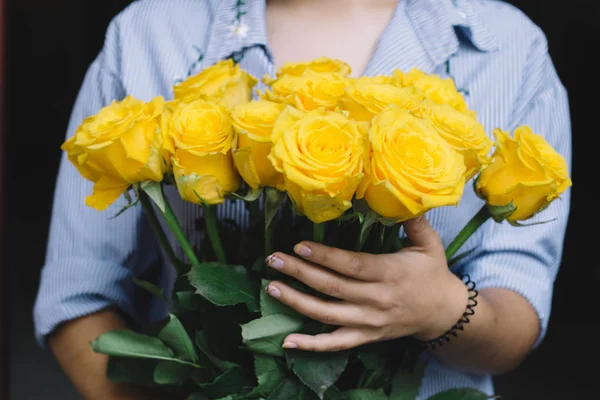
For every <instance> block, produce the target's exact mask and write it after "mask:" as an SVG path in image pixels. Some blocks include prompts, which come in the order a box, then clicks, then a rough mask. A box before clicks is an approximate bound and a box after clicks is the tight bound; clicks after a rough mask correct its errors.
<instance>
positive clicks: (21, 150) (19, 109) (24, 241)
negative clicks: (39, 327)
mask: <svg viewBox="0 0 600 400" xmlns="http://www.w3.org/2000/svg"><path fill="white" fill-rule="evenodd" d="M510 2H511V3H513V4H515V5H516V6H517V7H519V8H521V9H522V10H523V11H525V12H526V13H527V14H528V15H529V16H530V17H531V18H532V19H533V20H534V21H535V22H536V23H537V24H538V25H540V26H541V27H542V29H543V30H544V31H545V32H546V35H547V36H548V40H549V43H550V53H551V55H552V58H553V60H554V62H555V65H556V67H557V69H558V72H559V75H560V77H561V79H562V81H563V83H564V84H565V85H566V87H567V89H568V91H569V97H570V104H571V113H572V122H573V142H574V166H573V173H572V174H573V180H574V189H573V201H572V208H571V217H570V221H569V227H568V233H567V240H566V244H565V253H564V257H563V265H562V267H561V270H560V273H559V275H558V279H557V282H556V286H555V296H554V306H553V307H554V309H553V314H552V318H551V320H550V328H549V331H548V335H547V338H546V340H545V342H544V343H543V344H542V345H541V347H540V348H539V349H538V350H537V351H535V352H534V353H533V354H532V355H531V357H530V358H529V359H528V360H527V361H526V362H525V363H524V364H523V365H522V366H520V367H519V368H518V369H517V370H516V371H514V372H512V373H510V374H507V375H504V376H501V377H498V378H496V384H497V392H498V393H499V394H501V395H502V397H503V398H505V399H511V400H513V399H514V400H518V399H583V398H598V395H597V394H596V395H595V396H594V395H592V393H594V392H596V393H597V392H598V389H596V385H597V381H596V380H595V379H597V372H598V371H599V368H598V366H597V364H596V363H597V361H598V359H599V357H598V356H599V355H600V351H599V350H598V344H597V342H598V341H597V335H598V328H599V327H600V325H599V322H598V319H596V318H598V316H599V314H598V309H599V307H598V306H599V305H600V301H599V300H598V299H597V295H596V291H597V290H598V289H600V262H599V261H598V257H597V255H596V254H595V251H594V250H595V249H594V243H596V242H595V241H596V240H597V238H598V236H599V235H598V234H597V229H598V228H597V227H596V226H594V225H592V224H594V223H595V222H597V221H598V218H597V217H596V215H597V214H595V212H596V211H597V210H595V206H596V202H595V197H594V196H593V195H592V190H593V187H594V186H595V185H597V184H598V179H597V176H596V173H597V171H598V168H597V167H596V166H595V160H598V155H596V156H595V155H594V154H596V151H598V149H599V148H598V144H599V141H600V140H599V133H598V104H597V98H598V96H597V95H598V93H600V84H599V79H598V74H597V72H596V71H597V70H596V68H595V65H594V64H593V63H592V57H594V56H596V55H597V52H598V51H599V50H600V33H599V32H598V28H599V27H598V19H599V18H600V3H599V2H592V1H586V0H571V1H569V2H564V1H548V0H546V1H544V0H519V1H510ZM5 3H7V5H6V7H7V9H6V23H7V25H6V26H5V27H4V29H5V32H6V38H7V43H6V47H7V53H6V57H5V60H6V63H7V64H6V68H5V74H6V75H5V83H6V84H5V87H6V89H7V92H6V100H5V101H6V109H5V120H6V121H5V122H6V125H5V138H4V144H5V146H4V150H5V154H4V155H3V157H2V160H3V165H2V171H3V174H4V184H5V187H4V190H3V191H2V192H3V193H4V195H5V199H4V206H5V216H4V222H5V226H4V242H3V243H2V244H3V250H4V251H3V254H2V255H3V260H2V261H3V271H4V279H3V281H4V282H3V285H4V287H3V288H2V289H1V292H0V293H2V295H3V297H4V305H5V307H6V312H5V315H6V321H5V323H4V327H5V329H4V332H5V335H4V336H5V342H6V343H5V345H6V348H7V351H8V357H4V358H5V360H4V361H5V362H6V365H5V368H4V373H5V374H6V375H5V378H6V379H5V382H8V389H7V390H6V392H5V395H6V397H5V396H2V395H1V394H0V398H8V399H11V400H25V399H27V400H29V399H64V400H68V399H75V398H78V397H77V395H76V393H75V391H74V390H73V389H72V388H71V386H70V384H69V383H68V381H67V380H66V377H65V376H64V374H63V373H62V372H61V370H60V368H59V367H58V365H57V364H56V363H55V361H54V360H53V358H52V357H51V355H50V354H49V352H48V351H47V350H41V349H40V348H39V347H38V346H37V345H36V343H35V341H34V338H33V326H32V306H33V301H34V298H35V294H36V291H37V287H38V279H39V272H40V267H41V265H42V263H43V259H44V251H45V243H46V237H47V231H48V221H49V213H50V208H51V204H52V194H53V189H54V181H55V175H56V172H57V167H58V161H59V156H60V150H59V146H60V144H61V143H62V141H63V137H64V134H65V129H66V125H67V121H68V118H69V113H70V111H71V107H72V106H73V102H74V99H75V96H76V94H77V91H78V89H79V86H80V84H81V82H82V79H83V75H84V73H85V70H86V68H87V66H88V65H89V63H90V62H91V61H92V60H93V58H94V57H95V56H96V54H97V52H98V51H99V49H100V47H101V45H102V41H103V39H104V32H105V29H106V27H107V24H108V22H109V21H110V19H111V18H112V17H113V16H114V15H115V14H116V13H118V12H119V11H120V10H121V9H123V8H124V7H125V6H127V4H129V3H131V1H129V0H8V1H5Z"/></svg>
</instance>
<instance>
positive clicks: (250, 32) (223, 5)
mask: <svg viewBox="0 0 600 400" xmlns="http://www.w3.org/2000/svg"><path fill="white" fill-rule="evenodd" d="M211 5H212V10H213V23H212V27H211V33H210V37H209V40H208V46H207V48H206V52H205V54H204V59H203V62H202V64H203V66H208V65H212V64H214V63H216V62H217V61H219V60H222V59H224V58H227V57H230V56H232V55H235V54H236V53H238V52H240V51H243V50H244V49H245V48H248V47H252V46H264V47H265V49H267V44H268V43H267V27H266V21H265V7H266V2H265V0H211Z"/></svg>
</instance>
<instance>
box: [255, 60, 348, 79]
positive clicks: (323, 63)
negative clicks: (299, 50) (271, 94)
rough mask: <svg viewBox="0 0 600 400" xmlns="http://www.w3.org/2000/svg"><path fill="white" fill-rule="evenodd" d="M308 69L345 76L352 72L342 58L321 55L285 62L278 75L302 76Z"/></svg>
mask: <svg viewBox="0 0 600 400" xmlns="http://www.w3.org/2000/svg"><path fill="white" fill-rule="evenodd" d="M306 70H311V71H313V72H335V73H337V74H340V75H342V76H345V77H347V76H349V75H350V72H351V68H350V66H349V65H348V64H346V63H345V62H343V61H341V60H335V59H331V58H329V57H319V58H315V59H314V60H312V61H308V62H297V63H291V62H288V63H285V64H283V66H282V67H281V68H280V69H279V70H278V71H277V73H276V76H277V77H281V76H284V75H291V76H302V74H304V72H305V71H306ZM266 80H267V82H268V81H269V78H268V77H267V78H266ZM267 82H265V83H267ZM269 84H270V83H267V85H269Z"/></svg>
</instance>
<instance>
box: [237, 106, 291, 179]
mask: <svg viewBox="0 0 600 400" xmlns="http://www.w3.org/2000/svg"><path fill="white" fill-rule="evenodd" d="M284 108H285V105H284V104H280V103H273V102H270V101H267V100H258V101H251V102H250V103H246V104H242V105H239V106H237V107H235V108H234V109H233V112H232V113H231V118H232V121H233V127H234V129H235V132H236V139H235V140H234V149H233V160H234V162H235V166H236V168H237V170H238V171H239V173H240V175H241V176H242V178H243V179H244V181H246V183H247V184H248V185H249V186H250V187H252V188H253V189H256V188H258V187H259V186H273V187H277V188H278V189H280V190H282V189H283V176H282V175H281V173H279V172H277V171H276V170H275V168H273V165H272V164H271V161H270V160H269V159H268V156H269V153H270V152H271V146H272V142H271V133H272V132H273V125H274V124H275V120H276V119H277V117H278V116H279V114H281V112H282V111H283V109H284Z"/></svg>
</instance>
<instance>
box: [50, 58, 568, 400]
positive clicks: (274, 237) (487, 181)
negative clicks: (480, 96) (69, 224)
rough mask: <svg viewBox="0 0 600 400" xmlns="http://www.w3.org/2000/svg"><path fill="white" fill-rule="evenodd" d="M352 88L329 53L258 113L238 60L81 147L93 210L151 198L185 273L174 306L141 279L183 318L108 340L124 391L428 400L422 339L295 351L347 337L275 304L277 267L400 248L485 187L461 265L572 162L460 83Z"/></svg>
mask: <svg viewBox="0 0 600 400" xmlns="http://www.w3.org/2000/svg"><path fill="white" fill-rule="evenodd" d="M349 75H350V67H349V66H348V65H347V64H346V63H344V62H342V61H338V60H331V59H328V58H319V59H316V60H313V61H311V62H306V63H295V64H286V65H284V66H283V67H282V68H281V69H280V70H279V71H278V72H277V74H276V76H275V77H265V78H264V79H263V81H264V84H265V85H266V88H265V89H264V90H263V91H257V95H258V97H257V99H255V100H252V91H253V88H254V86H255V85H256V83H257V80H256V79H255V78H253V77H252V76H250V75H249V74H248V73H247V72H246V71H243V70H242V69H241V68H240V67H239V65H235V64H234V63H233V61H231V60H225V61H221V62H219V63H217V64H215V65H214V66H212V67H209V68H207V69H206V70H204V71H202V72H200V73H199V74H198V75H196V76H192V77H190V78H188V79H187V80H186V81H184V82H182V83H180V84H178V85H176V86H175V87H174V88H173V89H174V90H173V91H174V99H173V100H171V101H167V102H165V100H164V99H163V98H162V97H157V98H155V99H153V100H151V101H150V102H147V103H146V102H143V101H140V100H137V99H135V98H133V97H131V96H128V97H126V98H125V99H123V100H122V101H114V102H113V103H111V104H110V105H109V106H107V107H105V108H103V109H102V110H100V111H99V112H98V113H97V114H96V115H94V116H91V117H89V118H87V119H86V120H85V121H83V123H82V124H81V125H80V126H79V128H78V129H77V131H76V133H75V135H74V136H73V137H72V138H70V139H69V140H68V141H67V142H65V143H64V145H63V147H62V148H63V150H64V151H66V152H67V153H68V156H69V160H70V161H71V162H72V163H73V164H74V165H75V167H76V168H77V169H78V170H79V172H80V173H81V175H82V176H83V177H85V178H87V179H89V180H91V181H92V182H94V188H93V193H92V194H91V195H90V196H89V197H87V199H86V200H85V201H86V204H87V205H89V206H91V207H93V208H96V209H98V210H104V209H106V208H107V207H108V206H109V205H110V204H112V203H113V202H115V201H116V200H117V199H118V198H120V197H121V196H124V197H125V198H127V199H128V200H129V202H130V204H129V205H128V206H126V207H124V208H123V210H122V211H125V210H126V209H127V208H129V207H133V206H135V205H136V204H138V203H140V205H141V207H143V210H144V212H145V215H146V217H147V218H148V220H149V222H150V224H151V226H152V227H153V229H154V230H155V233H156V237H157V239H158V241H159V242H160V244H161V245H162V247H163V251H164V254H165V255H166V256H167V257H168V259H169V261H170V264H171V265H172V266H173V267H174V268H175V269H176V273H177V281H176V283H175V288H174V290H173V292H172V293H171V294H170V295H166V294H164V293H162V291H161V290H160V289H158V288H157V287H155V286H154V285H153V284H151V283H150V282H146V281H141V280H137V279H136V280H135V282H136V284H138V285H140V286H142V287H143V288H145V289H147V290H149V291H151V292H152V293H154V294H155V295H156V296H159V297H160V298H162V299H163V300H164V301H165V302H167V303H168V304H169V305H170V314H169V316H168V318H166V319H165V321H163V323H161V324H160V325H159V326H157V327H153V329H150V330H149V331H148V332H133V331H113V332H109V333H106V334H104V335H102V336H100V337H98V338H97V339H96V340H95V341H94V342H93V343H92V347H93V349H94V350H95V351H96V352H99V353H103V354H108V355H110V362H109V366H108V371H107V374H108V376H109V377H110V378H111V379H115V380H120V381H131V382H137V383H141V384H144V385H147V386H150V387H153V388H156V389H157V390H158V391H164V392H165V393H170V396H172V397H173V398H186V399H190V400H191V399H222V400H224V399H228V400H237V399H268V400H286V399H291V398H303V399H313V398H314V399H348V400H360V399H396V400H398V399H411V398H412V399H414V398H416V393H418V388H419V385H420V383H419V382H420V378H421V376H422V373H423V367H422V365H420V364H419V363H418V362H417V361H416V360H417V357H416V355H417V353H418V350H419V348H417V347H415V346H414V345H413V342H411V341H410V340H408V339H403V340H396V341H393V342H382V343H375V344H372V345H366V346H361V347H359V348H356V349H354V350H352V351H340V352H335V353H309V352H301V351H297V350H293V349H284V348H283V347H282V344H283V343H282V341H283V339H284V338H285V337H286V336H287V335H288V334H290V333H293V332H304V333H318V332H327V331H330V330H332V329H334V328H335V327H332V326H330V325H328V324H324V323H321V322H319V321H314V320H311V319H309V318H307V317H305V316H303V315H300V314H299V313H297V312H295V311H294V310H292V309H290V308H288V307H286V306H285V305H283V304H281V303H279V302H277V301H275V300H274V299H272V298H271V297H270V296H268V295H266V294H265V293H264V289H265V287H266V286H267V285H268V283H269V281H271V280H273V279H278V280H284V281H285V280H286V279H287V278H286V277H285V276H284V275H282V274H281V273H279V272H278V271H276V270H273V269H269V268H265V257H267V256H268V255H270V254H272V253H273V251H274V250H280V251H287V250H289V249H291V248H292V247H293V246H294V245H295V244H296V243H298V242H299V241H301V240H306V239H310V240H313V241H316V242H320V243H326V244H328V245H330V246H335V247H339V248H344V249H351V250H356V251H363V252H371V253H384V252H395V251H399V250H400V249H401V248H402V247H403V246H405V245H406V243H404V241H403V240H402V239H401V236H400V235H399V230H400V227H401V225H402V222H404V221H407V220H409V219H411V218H415V217H418V216H421V215H423V214H425V213H426V212H427V211H428V210H431V209H433V208H437V207H443V206H453V205H457V204H458V203H459V201H460V200H461V197H462V195H463V191H464V188H465V185H466V184H467V183H468V182H469V181H470V180H473V184H474V187H475V190H476V193H477V194H478V195H479V196H480V197H481V199H482V207H481V210H480V211H479V212H478V213H477V214H476V215H475V216H473V218H472V219H471V221H470V222H469V223H468V224H467V225H466V226H465V227H464V229H463V230H462V231H461V232H460V233H459V234H458V236H457V237H456V238H455V239H454V241H452V243H451V244H450V245H449V247H448V248H447V249H446V256H447V259H448V263H449V265H451V264H452V263H453V262H455V261H456V260H457V259H458V258H460V257H461V255H457V252H458V250H459V249H460V247H461V246H462V244H464V242H465V241H466V240H467V239H468V238H469V236H470V235H471V234H472V233H473V232H475V231H476V230H477V229H478V228H479V227H480V226H481V225H482V224H483V223H485V222H486V221H488V220H490V219H492V220H493V221H495V222H497V223H502V222H503V221H508V223H511V224H513V225H515V226H518V225H521V224H520V223H519V221H522V220H525V219H528V218H530V217H532V216H533V215H534V214H536V213H538V212H539V211H541V210H543V209H544V208H545V207H546V206H547V205H548V204H549V203H550V202H551V201H553V200H554V199H556V198H557V197H558V196H559V195H560V194H561V193H562V192H563V191H564V190H566V189H567V188H568V187H569V186H570V185H571V180H570V179H569V176H568V172H567V166H566V163H565V160H564V159H563V158H562V157H561V156H560V155H559V154H557V153H556V152H555V151H554V149H552V148H551V147H550V145H549V144H548V143H547V142H546V141H545V140H544V139H543V138H542V137H541V136H539V135H537V134H535V133H533V132H532V131H531V129H529V128H528V127H526V126H523V127H520V128H518V129H516V130H515V132H514V136H513V137H511V135H510V134H509V133H507V132H504V131H502V130H499V129H497V130H495V131H494V135H495V139H496V140H495V143H494V142H492V140H490V139H489V137H488V136H487V134H486V132H485V131H484V129H483V127H482V125H481V124H480V123H479V122H478V120H477V117H476V115H475V113H474V112H473V111H471V110H469V109H468V107H467V105H466V103H465V101H464V98H463V96H462V95H461V94H460V93H459V91H457V90H456V87H455V86H454V83H453V81H452V80H451V79H442V78H440V77H439V76H435V75H427V74H425V73H423V72H421V71H419V70H412V71H410V72H408V73H404V72H401V71H399V70H396V71H394V73H393V74H392V75H391V76H375V77H360V78H357V79H356V78H351V77H350V76H349ZM494 147H495V150H494V151H492V149H493V148H494ZM169 185H175V186H176V188H177V192H178V194H179V197H180V198H181V199H183V200H184V201H186V202H191V203H195V204H197V205H198V207H202V208H203V219H202V222H203V223H202V224H201V231H202V237H203V240H202V243H200V245H199V246H198V243H190V241H189V240H188V237H186V235H185V233H184V231H183V230H182V228H181V225H180V221H178V219H177V217H176V214H175V213H174V212H173V209H172V207H171V204H170V202H169V199H168V197H167V196H165V191H164V188H165V186H169ZM130 191H133V193H134V194H135V201H134V200H133V198H132V196H131V194H130ZM228 199H241V200H244V201H245V202H246V205H247V209H248V211H249V222H248V224H247V229H241V225H240V221H230V220H219V218H217V214H216V212H215V207H216V206H217V205H219V204H221V203H223V202H224V201H226V200H228ZM176 200H178V201H179V199H176ZM164 228H167V229H168V230H169V231H170V233H169V234H168V233H166V232H165V230H164ZM169 235H172V236H171V237H174V238H175V243H177V244H178V246H180V247H181V250H182V252H183V254H185V259H179V258H178V257H177V256H176V251H174V249H173V248H172V247H171V242H170V241H169ZM140 250H143V249H140ZM287 281H288V282H289V279H287ZM290 284H291V285H293V286H294V287H296V288H298V289H299V290H302V291H306V292H310V291H311V288H309V287H306V286H303V285H302V284H300V283H298V282H290ZM316 295H320V294H316ZM320 296H322V295H320ZM459 396H462V397H460V398H461V399H485V398H489V396H487V395H485V394H483V393H480V392H477V391H474V390H450V391H447V392H443V393H440V394H438V395H436V396H434V397H433V398H434V399H436V400H443V399H457V398H459Z"/></svg>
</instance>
